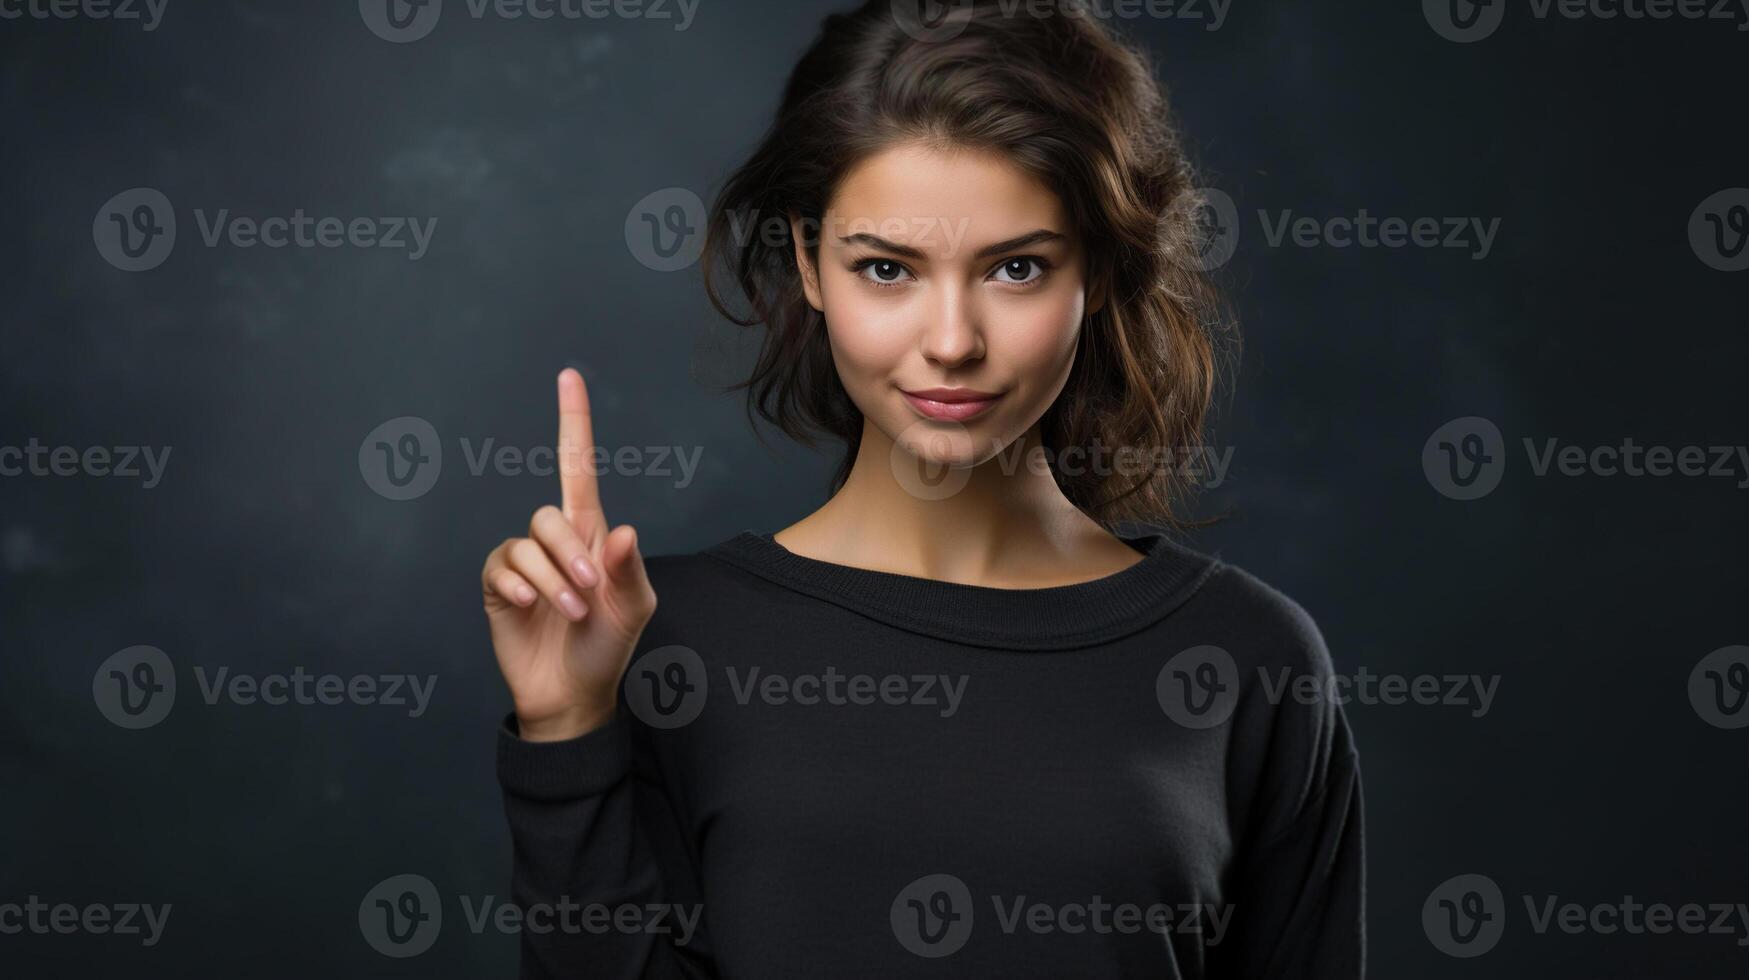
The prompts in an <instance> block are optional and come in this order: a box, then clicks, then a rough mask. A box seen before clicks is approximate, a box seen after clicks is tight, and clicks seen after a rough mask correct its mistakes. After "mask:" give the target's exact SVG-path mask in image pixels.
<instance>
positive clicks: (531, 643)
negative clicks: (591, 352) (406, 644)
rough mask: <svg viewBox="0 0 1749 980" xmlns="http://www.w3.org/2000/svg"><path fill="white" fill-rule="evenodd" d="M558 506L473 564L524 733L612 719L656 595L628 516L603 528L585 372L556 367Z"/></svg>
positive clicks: (564, 732) (562, 731) (549, 737)
mask: <svg viewBox="0 0 1749 980" xmlns="http://www.w3.org/2000/svg"><path fill="white" fill-rule="evenodd" d="M556 450H557V452H556V455H557V456H558V461H559V466H558V469H559V487H560V493H561V496H560V503H561V506H559V507H554V506H552V505H551V504H548V505H547V506H545V507H542V508H541V509H539V510H537V511H535V512H534V517H533V518H532V519H531V520H530V521H529V524H528V537H525V538H510V539H508V540H506V541H505V542H504V543H503V544H501V545H499V546H498V547H496V548H494V549H493V550H492V553H491V554H489V555H487V556H486V566H485V568H484V569H482V570H481V572H480V583H481V586H482V588H483V589H484V592H485V603H486V618H487V620H488V621H489V623H490V625H491V631H492V646H493V649H494V650H496V651H497V654H498V668H499V670H501V671H503V672H504V680H505V682H506V683H507V684H509V685H510V696H511V699H512V701H513V702H514V703H515V706H516V718H517V723H518V726H519V727H520V729H521V734H522V737H523V738H526V739H529V740H531V741H556V740H559V739H566V738H575V737H577V736H579V735H582V734H584V733H585V732H588V731H591V730H593V729H595V728H597V727H599V726H600V725H602V724H604V723H606V722H607V720H608V719H609V718H611V717H612V715H613V711H614V705H615V702H616V699H617V694H618V690H619V682H620V677H621V676H622V675H623V674H624V673H625V668H626V663H627V661H628V660H629V659H630V658H631V653H632V649H633V647H634V646H636V644H637V642H638V636H639V635H640V634H641V633H643V631H644V624H646V623H648V622H649V621H650V615H651V614H652V613H654V612H655V611H656V592H655V590H654V589H652V588H651V587H650V580H649V578H648V576H646V575H645V573H644V559H643V556H642V555H640V554H638V535H637V532H636V531H634V530H633V529H632V527H631V526H630V525H628V524H622V525H620V526H619V527H616V528H614V529H612V530H611V531H609V530H608V526H607V518H606V515H604V514H603V513H602V512H601V496H600V493H599V491H598V488H597V487H596V483H595V471H594V468H593V466H592V462H593V457H594V451H595V437H594V433H593V431H592V426H591V424H590V418H589V393H588V391H587V390H586V389H585V387H584V385H583V376H582V375H581V374H578V373H577V372H576V371H574V370H572V369H570V368H566V369H565V370H564V371H562V372H560V373H559V444H558V446H557V447H556Z"/></svg>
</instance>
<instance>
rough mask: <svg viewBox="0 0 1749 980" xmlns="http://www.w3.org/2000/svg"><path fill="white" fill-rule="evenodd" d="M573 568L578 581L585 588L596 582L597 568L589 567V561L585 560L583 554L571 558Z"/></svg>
mask: <svg viewBox="0 0 1749 980" xmlns="http://www.w3.org/2000/svg"><path fill="white" fill-rule="evenodd" d="M571 570H572V571H574V572H576V573H577V581H578V582H579V583H581V584H582V586H583V587H584V588H586V589H587V588H588V587H590V586H591V585H594V584H595V569H593V568H590V567H589V562H587V561H585V560H584V559H583V556H582V555H578V556H577V557H575V558H573V559H571Z"/></svg>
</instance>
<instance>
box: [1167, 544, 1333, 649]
mask: <svg viewBox="0 0 1749 980" xmlns="http://www.w3.org/2000/svg"><path fill="white" fill-rule="evenodd" d="M1212 561H1213V566H1212V568H1211V574H1210V575H1209V576H1208V580H1207V581H1206V582H1205V583H1204V584H1203V587H1202V588H1201V589H1200V590H1198V592H1197V595H1196V598H1195V600H1193V602H1192V603H1191V605H1190V608H1189V609H1188V610H1187V611H1188V612H1195V613H1198V614H1200V615H1201V616H1204V617H1207V618H1208V619H1210V620H1212V621H1213V622H1214V623H1216V624H1218V635H1219V636H1220V639H1219V640H1217V641H1216V645H1219V646H1222V647H1223V648H1227V649H1228V650H1229V652H1230V653H1232V654H1233V655H1234V656H1235V657H1241V658H1243V659H1245V660H1250V661H1259V660H1264V661H1270V662H1272V663H1275V664H1278V665H1280V666H1287V667H1294V668H1296V669H1298V670H1304V671H1308V672H1311V673H1313V674H1328V673H1329V672H1330V670H1331V665H1330V652H1329V649H1328V647H1327V646H1326V645H1325V641H1324V634H1323V631H1322V630H1321V629H1320V628H1319V626H1318V622H1317V620H1316V619H1315V618H1314V617H1313V616H1312V614H1311V613H1310V612H1309V611H1307V609H1306V607H1305V606H1303V605H1301V604H1300V603H1299V602H1298V601H1297V600H1295V599H1293V598H1292V597H1290V596H1289V595H1288V594H1287V593H1286V592H1285V591H1283V590H1282V589H1280V588H1277V587H1276V586H1275V585H1273V584H1271V583H1269V582H1266V581H1264V580H1263V579H1262V578H1261V577H1259V576H1258V575H1256V574H1254V573H1252V572H1251V571H1249V570H1247V569H1245V568H1242V567H1240V566H1238V565H1235V564H1233V563H1231V562H1229V561H1226V560H1225V559H1221V558H1214V559H1212Z"/></svg>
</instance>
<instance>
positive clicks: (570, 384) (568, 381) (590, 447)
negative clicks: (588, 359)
mask: <svg viewBox="0 0 1749 980" xmlns="http://www.w3.org/2000/svg"><path fill="white" fill-rule="evenodd" d="M557 449H558V457H559V491H560V496H561V501H562V504H563V507H564V511H565V516H566V517H567V518H570V519H571V520H572V521H573V522H575V521H576V519H577V516H578V515H579V514H593V513H596V512H598V511H600V510H601V496H600V494H599V492H598V491H597V490H596V486H595V469H594V466H593V465H592V464H593V463H594V459H593V457H594V455H595V433H594V429H593V426H592V425H591V424H590V421H589V391H588V389H587V388H585V387H584V385H583V375H581V374H578V373H577V372H576V371H575V370H574V369H572V368H566V369H564V370H563V371H560V372H559V445H558V447H557Z"/></svg>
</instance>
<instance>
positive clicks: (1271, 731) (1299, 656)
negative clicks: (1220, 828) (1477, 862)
mask: <svg viewBox="0 0 1749 980" xmlns="http://www.w3.org/2000/svg"><path fill="white" fill-rule="evenodd" d="M1289 608H1290V615H1289V617H1288V622H1289V624H1290V627H1291V631H1290V634H1289V636H1288V637H1287V638H1286V639H1285V640H1283V639H1282V638H1280V637H1278V636H1272V637H1271V638H1270V639H1271V641H1274V642H1281V643H1284V644H1285V645H1286V646H1287V647H1288V648H1289V649H1291V650H1293V655H1292V657H1291V658H1290V662H1291V664H1292V666H1291V667H1289V668H1287V670H1288V672H1289V673H1291V674H1295V675H1297V677H1296V678H1295V681H1296V682H1298V683H1304V682H1308V681H1309V682H1310V683H1309V684H1305V686H1304V687H1299V688H1298V691H1299V692H1300V693H1295V692H1294V688H1290V687H1288V686H1286V685H1284V686H1282V687H1281V688H1278V689H1277V690H1276V692H1275V694H1274V695H1273V696H1271V697H1265V696H1264V694H1265V690H1266V688H1265V687H1264V686H1263V685H1261V684H1260V685H1258V686H1257V687H1256V688H1254V689H1253V690H1252V691H1251V698H1252V702H1253V703H1252V705H1251V706H1250V708H1251V710H1250V711H1242V712H1241V716H1242V717H1248V719H1249V721H1250V723H1248V724H1246V725H1245V726H1244V727H1245V728H1246V729H1248V730H1249V731H1252V732H1261V733H1263V734H1262V735H1261V739H1260V742H1249V740H1248V743H1249V744H1253V745H1255V744H1261V745H1262V746H1264V748H1263V749H1262V754H1261V758H1260V759H1259V760H1258V768H1257V769H1255V770H1252V771H1254V772H1257V773H1258V774H1259V775H1260V777H1261V778H1260V783H1259V785H1258V787H1257V791H1256V794H1255V797H1254V799H1255V806H1254V807H1253V808H1250V809H1249V812H1251V813H1253V814H1254V816H1255V818H1256V819H1255V821H1254V822H1253V823H1252V824H1250V832H1249V833H1248V834H1247V835H1246V837H1245V838H1244V843H1243V844H1242V845H1241V846H1240V847H1239V849H1238V852H1237V854H1236V855H1235V861H1234V868H1233V875H1232V877H1231V879H1230V884H1229V895H1228V898H1229V902H1230V904H1231V906H1232V909H1233V912H1232V914H1233V926H1232V928H1231V930H1230V932H1229V934H1228V936H1227V937H1226V938H1225V940H1224V941H1223V942H1222V943H1220V944H1219V945H1217V946H1216V947H1215V948H1214V949H1213V951H1212V953H1211V963H1212V964H1214V965H1216V969H1214V970H1212V971H1211V973H1212V975H1213V976H1217V977H1221V978H1233V980H1251V978H1260V977H1268V978H1270V980H1360V978H1361V977H1364V976H1365V972H1366V853H1365V839H1364V828H1363V806H1362V796H1361V782H1360V759H1359V756H1358V754H1357V752H1356V749H1355V746H1354V738H1353V733H1352V732H1351V730H1350V728H1349V724H1348V718H1347V715H1346V714H1345V712H1344V711H1343V709H1342V705H1341V703H1340V702H1339V701H1338V700H1337V699H1336V698H1335V697H1334V696H1332V694H1331V693H1330V692H1332V691H1334V690H1336V685H1335V684H1334V683H1333V681H1334V668H1333V666H1332V664H1331V660H1330V655H1329V652H1328V650H1327V649H1326V647H1325V645H1324V639H1323V637H1322V635H1321V634H1320V633H1319V631H1318V628H1317V626H1316V625H1315V624H1314V623H1313V622H1312V620H1311V618H1310V617H1309V616H1307V615H1306V614H1305V612H1304V610H1302V609H1300V608H1299V607H1298V606H1293V605H1291V604H1289ZM1280 679H1282V680H1285V679H1286V676H1285V675H1282V676H1281V678H1280ZM1306 690H1312V691H1316V692H1320V693H1318V694H1316V695H1314V696H1306V695H1305V694H1304V692H1305V691H1306ZM1265 702H1267V703H1265Z"/></svg>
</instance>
